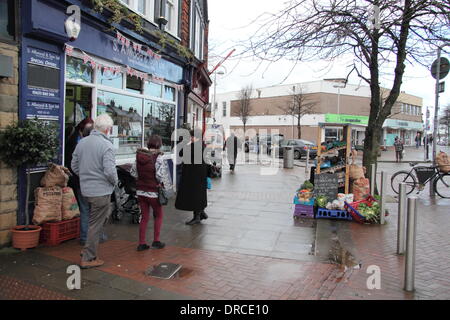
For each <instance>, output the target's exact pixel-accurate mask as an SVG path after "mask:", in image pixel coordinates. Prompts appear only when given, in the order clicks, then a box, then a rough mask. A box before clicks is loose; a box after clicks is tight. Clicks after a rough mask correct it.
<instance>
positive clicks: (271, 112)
mask: <svg viewBox="0 0 450 320" xmlns="http://www.w3.org/2000/svg"><path fill="white" fill-rule="evenodd" d="M300 91H301V92H302V94H303V95H304V99H305V103H307V104H309V103H313V104H314V106H313V108H312V111H311V114H306V115H304V116H303V117H302V118H301V138H302V139H305V140H310V141H314V142H316V139H317V127H318V123H326V122H328V123H353V124H359V125H363V126H366V125H367V123H368V118H369V110H370V96H371V94H370V88H369V87H366V86H357V85H352V84H348V83H347V84H345V83H344V82H343V81H342V79H329V80H321V81H313V82H306V83H298V84H290V85H279V86H272V87H265V88H257V89H254V90H253V92H252V95H251V100H250V106H251V113H250V118H249V120H248V122H247V124H246V128H247V129H254V131H253V130H252V131H251V132H250V134H249V135H253V134H254V132H256V131H257V130H268V131H269V133H270V131H271V130H278V131H279V133H281V134H284V136H285V137H286V138H297V137H298V130H297V120H296V118H295V117H293V116H292V115H289V114H286V111H285V109H286V107H287V106H291V105H292V104H293V103H294V95H293V93H294V92H296V93H298V92H300ZM385 92H387V91H385ZM238 94H239V92H238V91H234V92H228V93H220V94H217V98H216V101H217V102H216V103H217V106H216V108H217V111H216V113H215V118H216V123H218V124H222V125H223V126H224V128H225V131H226V132H227V134H228V132H229V130H230V129H243V124H242V121H241V120H240V118H239V117H238V111H239V100H238ZM364 131H365V129H364V127H360V128H358V129H355V131H354V132H353V142H354V143H355V144H362V141H363V139H364V136H365V133H364ZM417 132H420V133H421V132H423V121H422V98H420V97H417V96H414V95H410V94H407V93H405V92H402V93H401V94H400V96H399V98H398V101H397V103H396V104H395V106H394V107H393V110H392V114H391V116H390V118H389V119H387V120H386V122H385V123H384V126H383V140H382V141H380V142H381V144H382V145H388V146H389V145H393V142H394V138H395V136H399V137H401V138H402V139H403V140H404V141H405V143H406V145H413V144H414V138H415V136H416V134H417ZM340 135H341V133H340V131H339V129H338V128H336V129H333V128H328V129H326V131H325V132H323V134H322V136H323V137H325V138H326V139H331V140H332V139H336V138H340Z"/></svg>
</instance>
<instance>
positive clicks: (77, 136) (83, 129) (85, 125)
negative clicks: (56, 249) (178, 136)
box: [64, 117, 107, 246]
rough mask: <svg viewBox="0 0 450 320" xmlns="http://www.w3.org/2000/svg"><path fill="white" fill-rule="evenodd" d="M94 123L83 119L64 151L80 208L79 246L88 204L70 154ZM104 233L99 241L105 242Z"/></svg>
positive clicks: (83, 239)
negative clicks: (73, 168) (74, 170)
mask: <svg viewBox="0 0 450 320" xmlns="http://www.w3.org/2000/svg"><path fill="white" fill-rule="evenodd" d="M93 126H94V121H93V120H92V119H91V118H89V117H88V118H85V119H83V120H82V121H81V122H80V123H79V124H78V125H77V126H76V127H75V129H74V131H73V133H72V134H71V135H70V136H69V137H67V140H66V147H65V149H64V166H65V167H66V168H68V169H69V170H70V172H71V173H72V176H71V177H70V178H69V183H68V185H69V187H71V188H72V189H73V192H74V194H75V197H76V199H77V203H78V207H79V208H80V245H82V246H84V245H85V244H86V239H87V232H88V225H89V203H88V202H87V200H86V198H85V197H83V195H82V194H81V188H80V178H79V177H78V175H76V174H75V173H74V172H73V170H72V166H71V162H72V154H73V152H74V151H75V148H76V146H77V144H78V142H80V140H81V139H83V138H84V137H87V136H88V135H89V134H90V133H91V130H92V129H93ZM106 239H107V237H106V233H105V232H104V231H103V232H102V235H101V238H100V241H106Z"/></svg>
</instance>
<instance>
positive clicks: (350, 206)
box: [345, 196, 376, 223]
mask: <svg viewBox="0 0 450 320" xmlns="http://www.w3.org/2000/svg"><path fill="white" fill-rule="evenodd" d="M375 201H376V200H375V198H374V197H372V196H368V197H367V198H366V199H364V200H359V201H355V202H352V203H348V202H345V207H346V208H347V211H348V212H349V213H350V214H351V216H352V218H353V220H355V221H357V222H359V223H365V222H366V218H365V217H364V216H363V215H362V214H360V213H359V211H358V208H359V205H360V204H361V203H365V204H367V205H368V206H372V203H374V202H375Z"/></svg>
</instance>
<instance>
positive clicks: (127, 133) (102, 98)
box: [97, 90, 143, 159]
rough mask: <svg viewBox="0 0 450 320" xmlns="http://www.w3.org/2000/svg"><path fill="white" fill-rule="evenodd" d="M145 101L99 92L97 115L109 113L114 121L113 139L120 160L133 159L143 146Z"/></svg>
mask: <svg viewBox="0 0 450 320" xmlns="http://www.w3.org/2000/svg"><path fill="white" fill-rule="evenodd" d="M142 102H143V99H140V98H135V97H131V96H127V95H121V94H116V93H112V92H107V91H102V90H99V91H98V95H97V115H99V114H101V113H104V112H107V113H108V114H109V115H110V116H111V117H112V119H113V120H114V128H113V133H112V134H111V139H112V141H113V144H114V148H115V150H116V156H117V158H118V159H124V158H130V157H133V156H134V155H135V153H136V150H137V149H138V148H140V147H141V146H142V120H143V119H142Z"/></svg>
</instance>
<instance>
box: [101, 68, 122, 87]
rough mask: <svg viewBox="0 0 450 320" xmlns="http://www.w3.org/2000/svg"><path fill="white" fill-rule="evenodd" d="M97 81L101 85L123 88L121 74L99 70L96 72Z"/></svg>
mask: <svg viewBox="0 0 450 320" xmlns="http://www.w3.org/2000/svg"><path fill="white" fill-rule="evenodd" d="M97 83H98V84H101V85H103V86H108V87H113V88H117V89H122V88H123V74H122V73H120V72H119V73H114V72H111V71H103V69H102V70H99V72H97Z"/></svg>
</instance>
